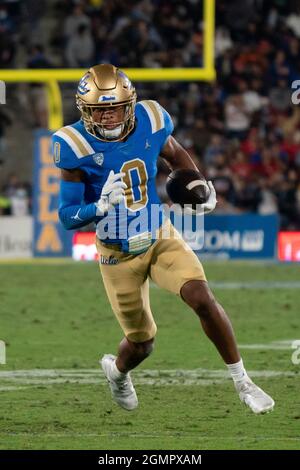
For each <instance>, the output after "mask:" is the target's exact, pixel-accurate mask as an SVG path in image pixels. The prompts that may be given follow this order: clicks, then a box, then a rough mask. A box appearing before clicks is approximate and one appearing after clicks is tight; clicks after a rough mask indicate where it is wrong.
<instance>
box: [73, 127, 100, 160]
mask: <svg viewBox="0 0 300 470" xmlns="http://www.w3.org/2000/svg"><path fill="white" fill-rule="evenodd" d="M66 128H67V129H69V130H70V131H71V132H72V134H73V135H74V137H77V138H78V139H79V140H80V141H81V143H82V145H83V146H84V148H85V149H86V152H87V155H90V154H92V153H95V150H94V149H93V147H92V146H91V145H90V144H89V143H88V141H87V140H86V138H85V137H83V135H82V134H80V132H78V130H77V129H75V127H71V126H66Z"/></svg>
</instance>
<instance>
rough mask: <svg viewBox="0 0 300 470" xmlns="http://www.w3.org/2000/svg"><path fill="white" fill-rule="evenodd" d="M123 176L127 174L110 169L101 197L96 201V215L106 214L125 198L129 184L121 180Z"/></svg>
mask: <svg viewBox="0 0 300 470" xmlns="http://www.w3.org/2000/svg"><path fill="white" fill-rule="evenodd" d="M123 176H125V173H114V171H113V170H111V171H110V173H109V175H108V178H107V180H106V182H105V184H104V186H103V188H102V192H101V196H100V199H99V201H97V202H96V203H95V205H96V207H97V211H96V215H99V216H101V215H104V214H105V213H107V212H108V211H109V210H110V209H112V208H113V207H114V206H115V205H117V204H120V202H121V201H122V200H123V199H124V194H125V191H124V190H125V189H126V188H127V185H126V184H125V183H124V182H123V181H121V178H122V177H123Z"/></svg>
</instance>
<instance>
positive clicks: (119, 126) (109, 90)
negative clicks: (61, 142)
mask: <svg viewBox="0 0 300 470" xmlns="http://www.w3.org/2000/svg"><path fill="white" fill-rule="evenodd" d="M135 103H136V91H135V88H134V86H133V85H132V83H131V82H130V80H129V78H128V77H127V75H125V73H124V72H122V71H121V70H120V69H118V68H117V67H115V66H114V65H111V64H100V65H95V66H94V67H91V68H90V69H89V71H88V72H87V73H86V74H85V75H84V76H83V77H82V79H81V80H80V82H79V85H78V89H77V93H76V104H77V107H78V109H79V110H80V112H81V115H82V120H83V123H84V126H85V128H86V130H87V132H89V133H90V134H92V135H93V136H94V137H97V138H98V139H100V140H103V141H105V142H117V141H120V140H122V139H123V138H124V137H126V136H127V135H128V134H129V132H130V131H131V130H132V129H133V127H134V121H135V114H134V109H135ZM111 106H112V107H118V106H124V118H123V120H122V121H121V122H118V123H116V125H115V127H114V129H109V128H106V127H105V124H102V123H99V122H96V121H95V120H94V119H93V111H94V110H95V109H100V110H101V108H105V109H109V108H110V107H111Z"/></svg>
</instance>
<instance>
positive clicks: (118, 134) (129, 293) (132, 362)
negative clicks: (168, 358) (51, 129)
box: [53, 64, 274, 413]
mask: <svg viewBox="0 0 300 470" xmlns="http://www.w3.org/2000/svg"><path fill="white" fill-rule="evenodd" d="M76 101H77V107H78V108H79V110H80V112H81V119H80V120H79V121H77V122H75V123H74V124H72V125H69V126H65V127H63V128H61V129H60V130H58V131H57V132H56V133H55V134H54V135H53V154H54V161H55V164H56V165H57V166H58V167H59V168H61V184H60V205H59V217H60V220H61V222H62V223H63V225H64V227H65V228H66V229H67V230H70V229H71V230H72V229H78V228H79V227H83V226H85V225H87V224H89V223H91V222H95V224H96V245H97V249H98V252H99V260H100V261H99V264H100V270H101V274H102V277H103V281H104V285H105V289H106V292H107V295H108V298H109V301H110V304H111V306H112V309H113V311H114V313H115V315H116V318H117V320H118V322H119V324H120V326H121V328H122V330H123V332H124V338H123V340H122V341H121V343H120V345H119V349H118V353H117V356H114V355H111V354H106V355H104V356H103V358H102V360H101V361H100V362H101V365H102V368H103V371H104V374H105V376H106V378H107V380H108V382H109V386H110V389H111V394H112V398H113V399H114V400H115V401H116V402H117V403H118V404H119V405H120V406H121V407H123V408H125V409H126V410H133V409H134V408H136V407H137V406H138V399H137V395H136V392H135V389H134V387H133V384H132V380H131V377H130V373H129V372H130V371H131V370H132V369H134V368H135V367H136V366H138V364H140V363H141V362H142V361H143V360H144V359H145V358H146V357H147V356H149V354H150V353H151V352H152V350H153V344H154V338H155V334H156V325H155V321H154V319H153V316H152V312H151V307H150V303H149V278H150V279H151V280H152V281H154V282H155V283H156V284H157V285H158V286H159V287H162V288H164V289H167V290H169V291H171V292H173V293H174V294H177V295H178V296H180V297H181V299H182V300H183V301H184V302H185V303H186V304H187V305H189V306H190V307H191V308H192V309H193V310H194V312H195V313H196V315H198V317H199V319H200V322H201V324H202V327H203V329H204V331H205V333H206V335H207V336H208V337H209V339H210V340H211V341H212V342H213V343H214V345H215V346H216V348H217V350H218V351H219V353H220V355H221V356H222V358H223V360H224V362H225V364H226V365H227V367H228V369H229V372H230V374H231V376H232V378H233V381H234V385H235V388H236V391H237V393H238V394H239V397H240V399H241V401H242V402H244V403H245V404H246V405H248V406H249V407H250V408H251V410H252V411H253V412H254V413H264V412H267V411H270V410H272V409H273V407H274V401H273V399H272V398H271V397H270V396H269V395H267V394H266V393H265V392H264V391H263V390H261V389H260V388H259V387H258V386H257V385H255V384H254V383H253V382H252V380H251V379H250V378H249V376H248V374H247V372H246V370H245V368H244V365H243V361H242V359H241V356H240V353H239V351H238V348H237V343H236V340H235V337H234V332H233V329H232V326H231V323H230V320H229V319H228V317H227V315H226V313H225V311H224V309H223V307H222V306H221V305H220V304H219V303H218V302H217V300H216V299H215V297H214V296H213V294H212V292H211V290H210V289H209V286H208V283H207V280H206V277H205V273H204V271H203V267H202V265H201V262H200V261H199V259H198V258H197V256H196V255H195V253H194V252H193V251H192V250H191V249H190V248H189V247H188V245H187V244H186V243H185V242H184V240H183V239H182V238H181V237H180V236H179V234H178V232H176V230H175V228H174V227H173V226H172V224H171V223H170V221H169V220H165V219H164V218H163V217H160V218H159V222H158V226H157V230H156V232H155V233H156V235H157V236H155V237H154V236H153V231H152V230H150V228H149V225H147V224H146V228H145V226H144V230H140V232H139V233H134V231H133V234H131V233H130V230H127V229H129V226H132V225H135V222H136V226H137V225H138V223H137V220H138V218H139V217H140V215H141V213H142V214H144V215H145V217H146V221H147V223H148V224H150V223H151V207H152V206H153V205H155V204H160V200H159V198H158V195H157V193H156V188H155V176H156V173H157V158H158V156H159V155H160V156H161V157H162V158H164V159H165V160H166V162H167V163H168V165H169V166H170V167H171V168H172V169H180V168H188V169H194V170H197V168H196V167H195V165H194V163H193V161H192V159H191V158H190V156H189V154H188V153H187V151H186V150H185V149H184V148H183V147H182V146H181V145H180V144H179V143H178V142H177V141H176V140H175V139H174V137H173V136H172V131H173V123H172V119H171V117H170V115H169V114H168V113H167V111H166V110H165V109H163V108H162V107H161V106H160V105H159V103H157V102H156V101H152V100H145V101H140V102H136V91H135V88H134V86H133V85H132V83H131V82H130V80H129V79H128V77H127V76H126V75H125V74H124V73H123V72H122V71H121V70H120V69H118V68H116V67H115V66H113V65H110V64H100V65H96V66H94V67H92V68H90V69H89V71H88V72H87V73H86V74H85V75H84V76H83V77H82V79H81V80H80V82H79V86H78V90H77V94H76ZM215 205H216V193H215V191H214V188H213V186H212V185H211V193H210V197H209V199H208V201H207V202H206V203H205V204H203V205H202V209H203V211H204V213H208V212H210V211H212V210H213V209H214V208H215ZM145 217H144V220H145ZM139 220H140V219H139ZM104 226H106V227H108V230H106V231H105V230H104ZM166 226H168V228H169V233H170V236H169V237H168V238H166V237H161V232H162V230H163V229H164V227H166ZM124 233H125V236H124Z"/></svg>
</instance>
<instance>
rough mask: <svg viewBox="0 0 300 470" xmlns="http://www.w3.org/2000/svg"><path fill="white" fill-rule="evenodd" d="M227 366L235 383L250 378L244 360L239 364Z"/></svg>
mask: <svg viewBox="0 0 300 470" xmlns="http://www.w3.org/2000/svg"><path fill="white" fill-rule="evenodd" d="M226 365H227V367H228V370H229V372H230V375H231V377H232V379H233V381H234V382H240V381H241V380H245V379H247V378H248V375H247V372H246V370H245V368H244V364H243V360H242V359H241V360H240V361H239V362H236V363H235V364H226Z"/></svg>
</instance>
